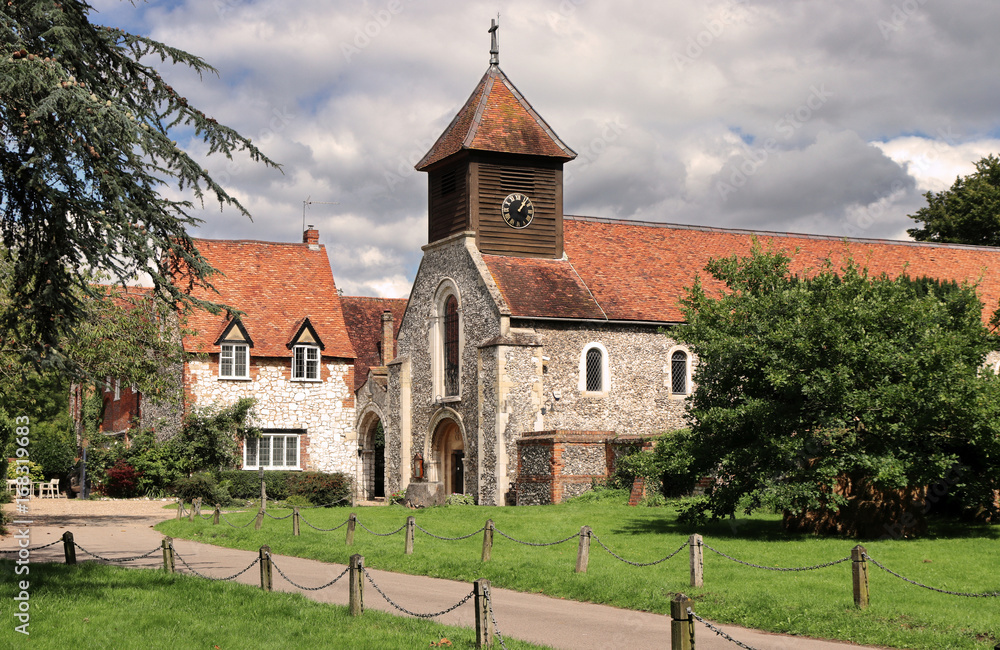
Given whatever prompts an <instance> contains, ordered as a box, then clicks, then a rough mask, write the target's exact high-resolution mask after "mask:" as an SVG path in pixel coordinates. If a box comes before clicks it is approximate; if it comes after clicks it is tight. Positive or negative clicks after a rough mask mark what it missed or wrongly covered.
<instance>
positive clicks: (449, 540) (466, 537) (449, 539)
mask: <svg viewBox="0 0 1000 650" xmlns="http://www.w3.org/2000/svg"><path fill="white" fill-rule="evenodd" d="M415 525H416V527H417V528H418V529H419V530H420V531H421V532H424V533H426V534H428V535H430V536H431V537H434V538H437V539H443V540H445V541H448V542H455V541H458V540H460V539H469V538H470V537H472V536H473V535H478V534H479V533H481V532H483V531H484V530H486V526H483V527H482V528H480V529H479V530H477V531H475V532H473V533H469V534H468V535H462V536H461V537H441V536H440V535H435V534H434V533H432V532H431V531H429V530H427V529H426V528H424V527H423V526H421V525H420V524H415Z"/></svg>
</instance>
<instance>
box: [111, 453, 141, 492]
mask: <svg viewBox="0 0 1000 650" xmlns="http://www.w3.org/2000/svg"><path fill="white" fill-rule="evenodd" d="M106 476H107V478H106V480H105V482H104V493H105V494H107V495H108V496H109V497H113V498H116V499H130V498H132V497H134V496H137V494H138V487H139V478H140V477H141V476H142V473H141V472H136V470H135V468H134V467H132V466H131V465H129V464H128V463H127V462H125V461H124V460H119V461H118V462H117V463H115V466H114V467H112V468H111V469H109V470H108V471H107V474H106Z"/></svg>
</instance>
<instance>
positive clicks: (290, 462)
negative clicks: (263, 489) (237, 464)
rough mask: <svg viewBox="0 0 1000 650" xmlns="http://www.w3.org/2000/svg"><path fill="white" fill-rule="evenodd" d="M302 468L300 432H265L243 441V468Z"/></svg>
mask: <svg viewBox="0 0 1000 650" xmlns="http://www.w3.org/2000/svg"><path fill="white" fill-rule="evenodd" d="M260 468H263V469H302V468H301V467H300V466H299V434H297V433H268V432H264V433H262V434H261V436H260V437H259V438H246V439H245V440H244V441H243V469H260Z"/></svg>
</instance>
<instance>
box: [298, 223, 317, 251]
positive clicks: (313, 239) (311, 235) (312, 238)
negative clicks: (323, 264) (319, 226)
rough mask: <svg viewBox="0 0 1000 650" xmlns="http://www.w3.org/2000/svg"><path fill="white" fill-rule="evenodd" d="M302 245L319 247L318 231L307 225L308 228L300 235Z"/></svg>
mask: <svg viewBox="0 0 1000 650" xmlns="http://www.w3.org/2000/svg"><path fill="white" fill-rule="evenodd" d="M302 243H303V244H311V245H314V246H318V245H319V231H318V230H316V229H315V228H314V227H313V225H312V224H309V227H308V228H306V231H305V232H304V233H302Z"/></svg>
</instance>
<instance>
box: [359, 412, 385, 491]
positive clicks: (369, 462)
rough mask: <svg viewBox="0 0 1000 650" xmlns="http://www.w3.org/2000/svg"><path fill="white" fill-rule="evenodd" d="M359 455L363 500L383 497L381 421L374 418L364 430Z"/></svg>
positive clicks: (383, 439) (383, 435)
mask: <svg viewBox="0 0 1000 650" xmlns="http://www.w3.org/2000/svg"><path fill="white" fill-rule="evenodd" d="M364 431H365V435H364V437H363V438H362V446H361V449H359V450H358V451H359V453H360V455H361V472H362V473H361V480H362V486H363V491H362V492H361V494H362V498H363V499H368V500H374V499H379V498H382V497H385V429H384V427H383V426H382V420H381V419H379V418H377V417H374V418H372V420H371V421H369V422H368V425H367V426H366V427H365V428H364Z"/></svg>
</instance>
